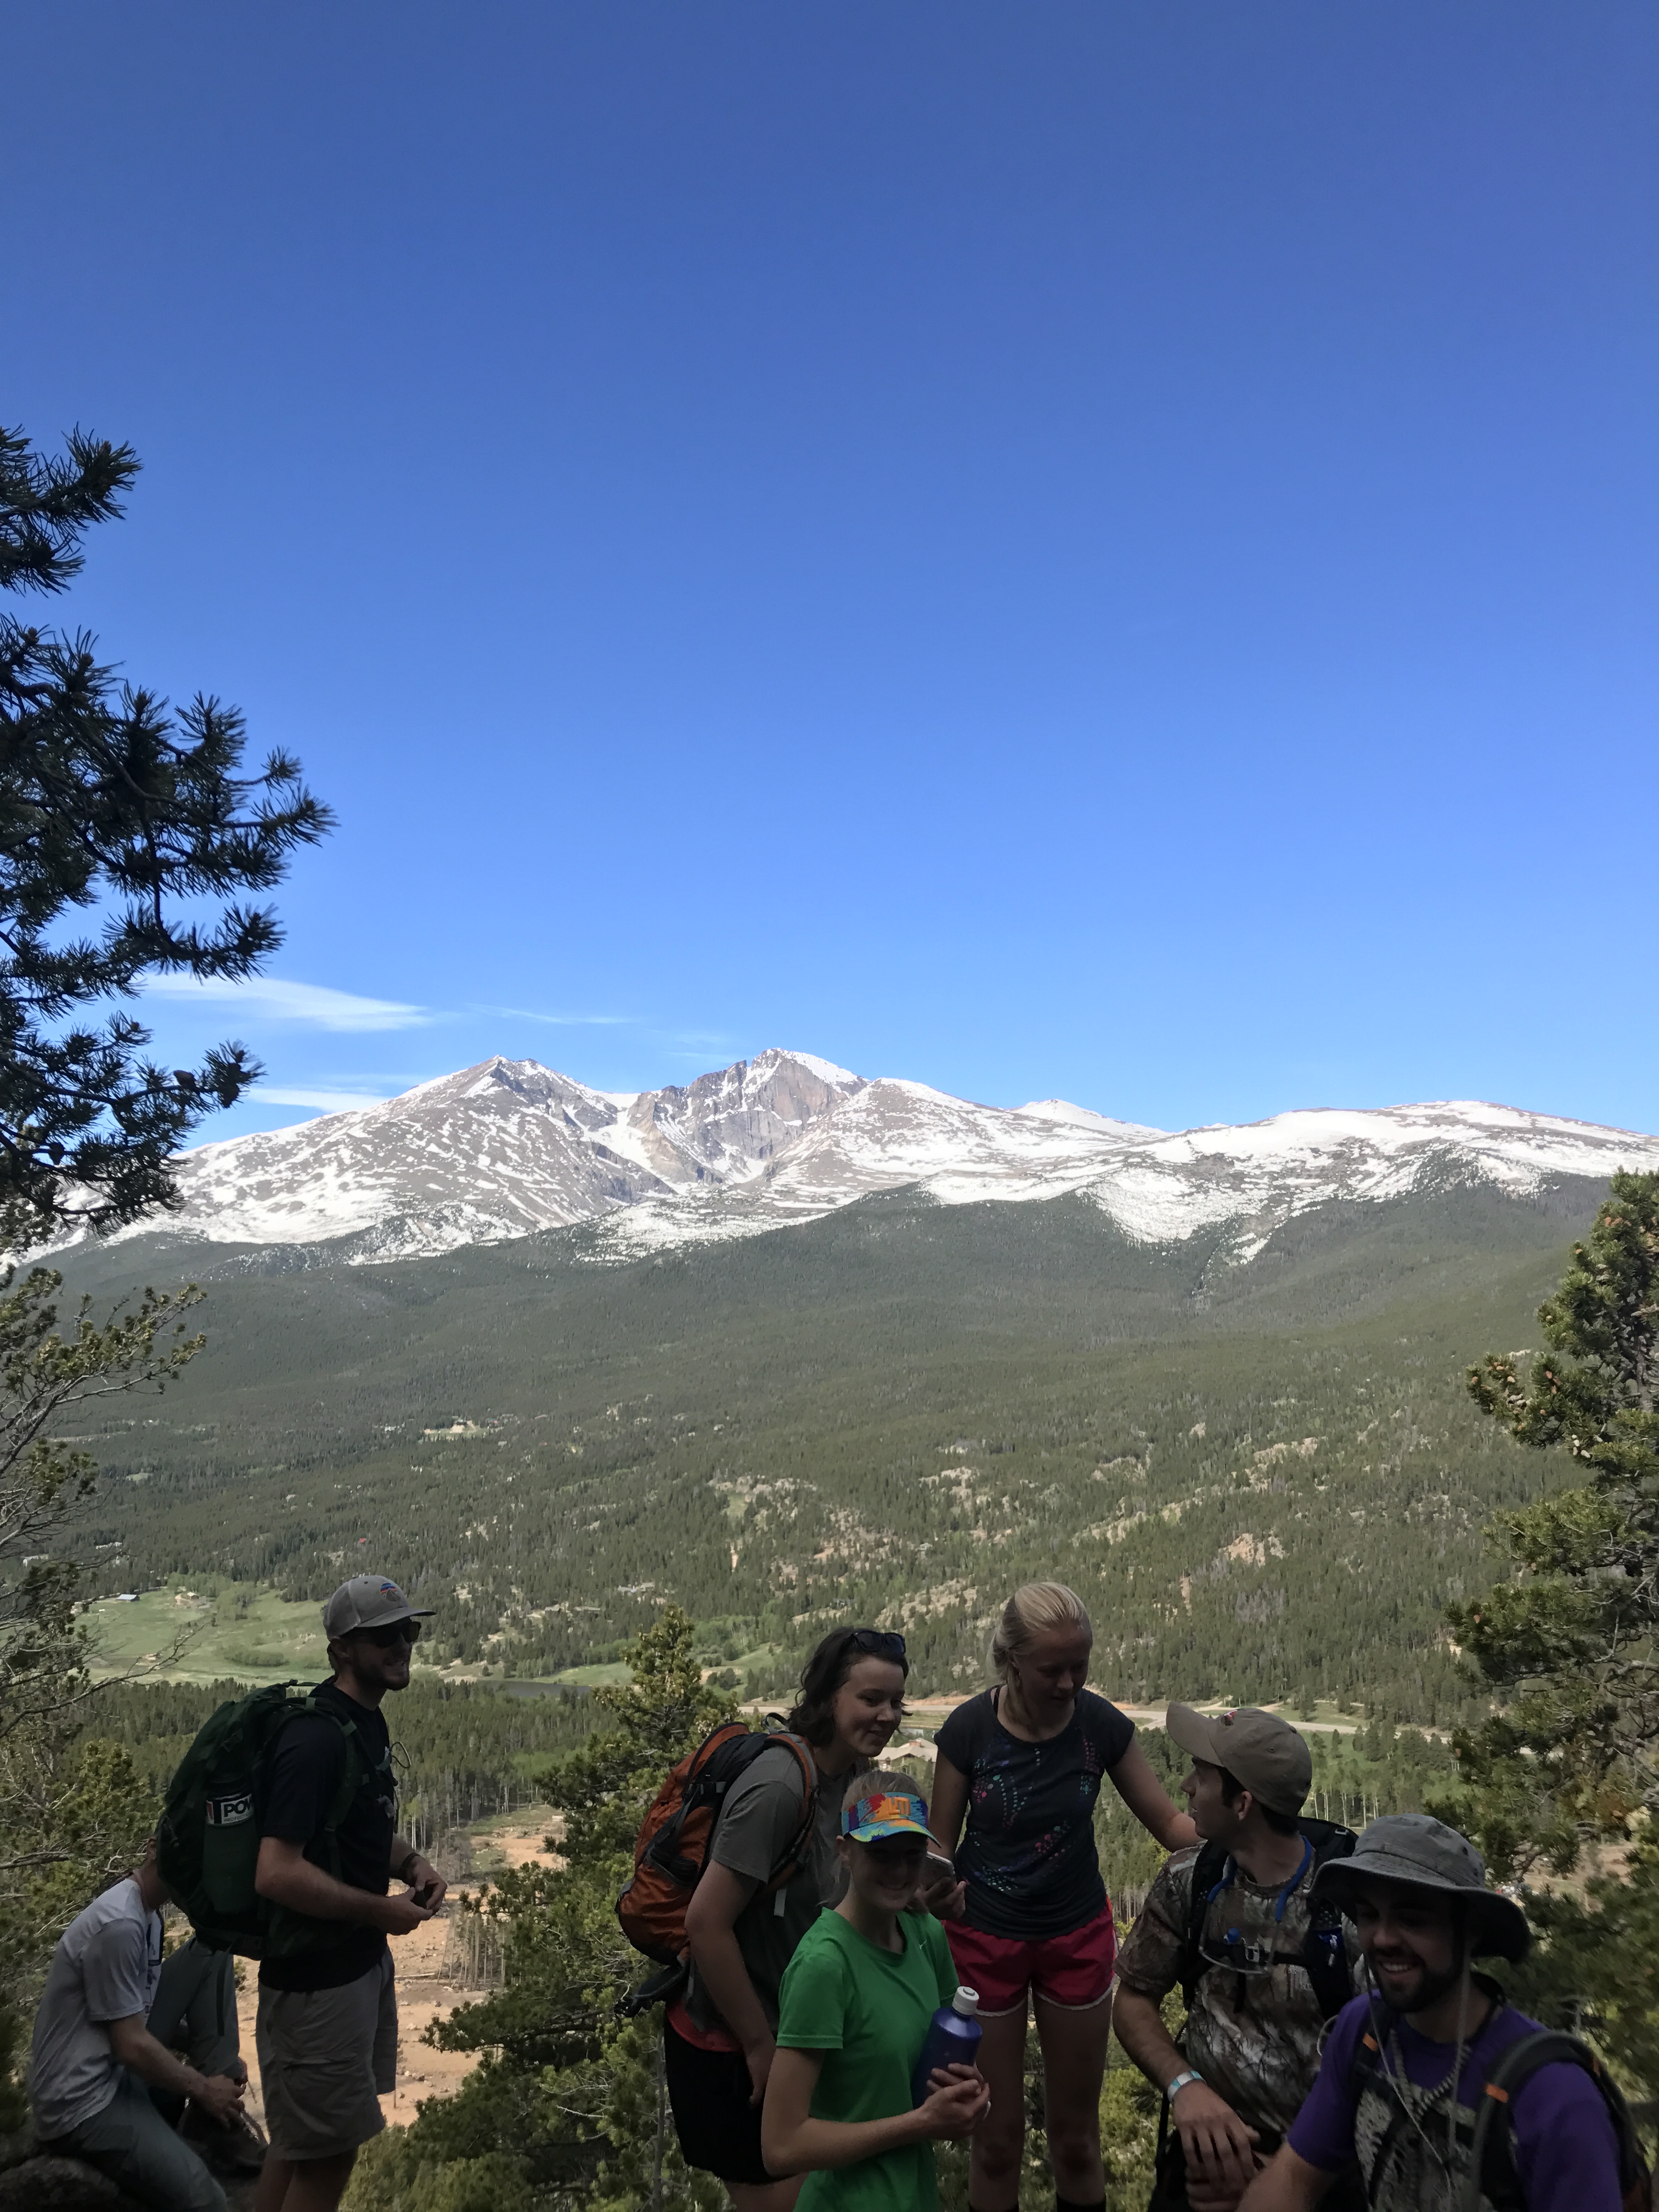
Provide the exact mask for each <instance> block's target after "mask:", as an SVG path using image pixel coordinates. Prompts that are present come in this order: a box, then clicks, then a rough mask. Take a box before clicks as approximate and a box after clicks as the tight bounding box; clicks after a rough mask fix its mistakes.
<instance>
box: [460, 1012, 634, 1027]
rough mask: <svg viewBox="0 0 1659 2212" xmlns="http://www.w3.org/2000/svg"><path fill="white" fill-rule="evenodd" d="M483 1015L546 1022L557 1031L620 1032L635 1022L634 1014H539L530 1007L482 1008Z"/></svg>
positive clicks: (519, 1020) (516, 1020) (520, 1020)
mask: <svg viewBox="0 0 1659 2212" xmlns="http://www.w3.org/2000/svg"><path fill="white" fill-rule="evenodd" d="M478 1012H480V1013H481V1014H501V1015H504V1016H506V1018H507V1019H508V1020H509V1021H515V1022H544V1023H545V1024H547V1026H548V1028H549V1029H555V1030H619V1029H626V1028H627V1027H628V1026H629V1024H630V1023H631V1022H632V1021H633V1019H634V1017H633V1015H632V1014H538V1013H537V1012H535V1010H534V1009H533V1008H532V1007H530V1006H480V1007H479V1008H478Z"/></svg>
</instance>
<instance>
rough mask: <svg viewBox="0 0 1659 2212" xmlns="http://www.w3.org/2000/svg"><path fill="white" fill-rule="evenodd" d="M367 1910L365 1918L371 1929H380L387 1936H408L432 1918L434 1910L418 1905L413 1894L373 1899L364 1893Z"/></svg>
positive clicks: (427, 1906)
mask: <svg viewBox="0 0 1659 2212" xmlns="http://www.w3.org/2000/svg"><path fill="white" fill-rule="evenodd" d="M363 1902H364V1905H365V1907H366V1908H367V1909H366V1911H365V1912H364V1915H363V1917H364V1918H365V1919H366V1920H367V1921H368V1924H369V1926H370V1927H371V1928H378V1929H380V1930H381V1931H382V1932H383V1933H384V1934H386V1935H387V1936H408V1935H410V1934H412V1933H413V1931H414V1930H415V1929H416V1928H418V1927H419V1926H420V1925H421V1923H422V1921H424V1920H430V1919H431V1917H432V1908H431V1906H430V1905H416V1902H415V1899H414V1896H413V1894H412V1893H405V1894H404V1896H402V1897H371V1896H370V1895H369V1894H368V1892H367V1891H365V1892H364V1893H363Z"/></svg>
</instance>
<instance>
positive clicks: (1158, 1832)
mask: <svg viewBox="0 0 1659 2212" xmlns="http://www.w3.org/2000/svg"><path fill="white" fill-rule="evenodd" d="M1108 1771H1109V1773H1110V1775H1111V1778H1112V1787H1113V1789H1115V1790H1116V1792H1117V1794H1118V1796H1120V1797H1121V1799H1122V1800H1123V1802H1124V1803H1125V1804H1126V1805H1127V1807H1128V1808H1129V1810H1130V1811H1131V1812H1132V1813H1133V1814H1134V1816H1135V1818H1136V1820H1139V1823H1140V1825H1141V1826H1142V1827H1143V1828H1145V1829H1146V1832H1147V1834H1148V1835H1149V1836H1153V1837H1155V1838H1157V1839H1158V1842H1159V1843H1160V1844H1163V1846H1164V1850H1166V1851H1184V1850H1186V1848H1187V1846H1188V1844H1195V1843H1196V1842H1197V1841H1198V1830H1197V1829H1196V1828H1195V1827H1194V1826H1193V1816H1192V1814H1190V1813H1178V1812H1177V1811H1176V1808H1175V1806H1174V1804H1173V1802H1171V1800H1170V1793H1169V1791H1168V1790H1165V1788H1164V1784H1162V1783H1161V1782H1160V1781H1159V1780H1158V1777H1157V1775H1156V1774H1154V1773H1153V1771H1152V1761H1151V1760H1150V1759H1148V1758H1147V1756H1146V1753H1145V1752H1144V1751H1143V1750H1142V1749H1141V1747H1140V1746H1139V1744H1138V1743H1132V1744H1131V1745H1130V1746H1129V1748H1128V1749H1127V1751H1126V1752H1125V1753H1124V1754H1123V1756H1122V1758H1121V1759H1119V1761H1118V1763H1117V1765H1115V1766H1114V1767H1111V1768H1109V1770H1108Z"/></svg>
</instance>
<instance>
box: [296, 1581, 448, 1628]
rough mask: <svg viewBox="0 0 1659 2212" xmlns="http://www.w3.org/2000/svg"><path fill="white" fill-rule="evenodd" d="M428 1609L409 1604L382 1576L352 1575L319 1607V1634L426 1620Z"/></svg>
mask: <svg viewBox="0 0 1659 2212" xmlns="http://www.w3.org/2000/svg"><path fill="white" fill-rule="evenodd" d="M431 1618H432V1608H431V1607H430V1606H418V1605H411V1604H410V1601H409V1600H408V1599H407V1598H406V1597H405V1596H404V1594H403V1592H402V1591H401V1590H400V1589H398V1585H397V1583H393V1582H388V1581H387V1580H386V1577H385V1576H384V1575H353V1577H351V1580H350V1581H349V1583H341V1584H340V1587H339V1589H337V1590H336V1591H335V1593H334V1595H333V1596H332V1597H331V1598H330V1600H329V1601H328V1603H327V1604H326V1605H325V1607H323V1633H324V1635H325V1636H327V1637H329V1638H333V1637H336V1636H349V1635H350V1634H351V1633H352V1632H353V1630H354V1629H358V1628H385V1627H386V1626H388V1624H389V1623H391V1622H392V1621H394V1620H431Z"/></svg>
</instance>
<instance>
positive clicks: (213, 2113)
mask: <svg viewBox="0 0 1659 2212" xmlns="http://www.w3.org/2000/svg"><path fill="white" fill-rule="evenodd" d="M166 1894H167V1893H166V1892H165V1891H164V1889H163V1888H162V1887H161V1876H160V1875H158V1874H157V1872H156V1870H155V1839H154V1838H151V1841H150V1844H149V1848H148V1849H147V1850H146V1851H145V1854H144V1860H143V1865H142V1866H140V1867H139V1868H138V1869H137V1872H136V1873H133V1874H130V1875H127V1876H126V1877H125V1880H123V1881H118V1882H117V1883H115V1884H114V1886H113V1887H112V1888H109V1889H106V1891H105V1892H104V1893H103V1894H102V1895H101V1896H100V1897H95V1898H94V1899H93V1901H92V1903H91V1904H90V1905H88V1907H87V1909H86V1911H84V1912H82V1913H81V1914H80V1915H79V1916H78V1917H76V1919H74V1920H72V1921H71V1922H70V1925H69V1926H68V1928H67V1929H65V1930H64V1934H63V1935H62V1936H60V1937H59V1938H58V1948H57V1950H56V1951H55V1952H54V1953H53V1954H52V1966H51V1969H50V1971H49V1972H48V1973H47V1975H46V1990H45V1992H44V1994H43V1995H42V1996H41V1999H40V2010H39V2011H38V2012H37V2013H36V2015H35V2019H34V2043H33V2051H32V2052H31V2055H30V2059H29V2074H28V2089H29V2101H30V2104H31V2105H32V2106H33V2112H34V2132H35V2135H36V2136H37V2138H38V2139H39V2140H40V2143H41V2146H42V2148H49V2149H52V2150H56V2151H62V2152H67V2153H69V2154H70V2155H72V2156H73V2157H76V2158H79V2159H84V2160H86V2162H87V2164H88V2165H89V2166H96V2167H97V2168H98V2169H99V2171H100V2172H102V2173H105V2174H107V2175H108V2177H109V2179H111V2180H112V2181H113V2182H115V2183H116V2184H117V2185H118V2186H119V2187H120V2188H122V2189H124V2190H125V2191H126V2192H127V2193H128V2195H129V2196H131V2197H136V2198H137V2201H138V2202H139V2203H143V2204H149V2205H154V2206H155V2207H156V2208H157V2212H225V2193H224V2191H223V2190H222V2188H221V2187H220V2186H219V2184H218V2183H217V2182H216V2180H215V2179H214V2178H213V2176H212V2174H211V2173H210V2172H209V2171H208V2169H207V2167H206V2166H205V2165H204V2163H203V2161H202V2160H201V2159H200V2158H199V2157H197V2154H196V2152H195V2151H194V2150H193V2149H191V2146H190V2144H189V2143H188V2142H185V2140H184V2138H183V2137H182V2136H180V2135H179V2133H178V2131H177V2130H175V2129H174V2128H173V2127H172V2126H171V2125H169V2124H168V2122H167V2120H166V2119H165V2118H163V2116H162V2114H161V2112H158V2111H157V2109H156V2107H155V2104H154V2103H152V2101H151V2098H150V2091H151V2090H152V2089H155V2090H159V2091H161V2093H163V2094H164V2095H166V2096H169V2097H172V2098H175V2099H176V2098H188V2099H190V2100H191V2102H192V2103H193V2104H194V2105H195V2106H197V2107H198V2108H199V2109H200V2110H201V2111H202V2112H204V2113H205V2114H206V2115H207V2116H208V2117H209V2118H211V2119H214V2120H217V2121H218V2122H219V2123H220V2124H222V2126H226V2127H233V2126H234V2127H237V2128H239V2129H240V2126H241V2124H242V2122H241V2110H242V2092H243V2087H244V2085H245V2083H246V2078H247V2075H246V2068H245V2067H244V2066H243V2065H242V2063H241V2061H240V2058H238V2057H236V2055H235V2050H236V2045H235V2033H236V2030H235V2008H234V2004H233V2005H232V2006H231V2008H230V2020H229V2024H228V2029H227V2030H225V2031H223V2032H222V2034H221V2036H220V2037H219V2039H217V2041H216V2043H215V2044H214V2045H213V2055H212V2056H211V2057H209V2056H207V2055H206V2054H205V2053H204V2063H208V2064H212V2063H215V2062H217V2063H218V2064H219V2065H220V2066H221V2067H222V2069H224V2070H221V2071H216V2072H213V2073H210V2074H209V2073H204V2072H202V2071H201V2070H200V2069H198V2068H197V2067H195V2066H192V2065H191V2064H189V2063H186V2062H185V2060H184V2059H182V2058H180V2057H178V2056H176V2055H175V2053H174V2052H173V2051H170V2050H169V2049H168V2048H167V2044H166V2043H164V2042H162V2041H161V2040H160V2039H158V2038H157V2037H156V2036H155V2034H154V2033H152V2032H151V2028H150V2024H149V2023H150V2017H151V2010H152V2008H153V2007H154V2006H155V2002H156V1995H157V1990H158V1988H159V1987H160V1984H161V1975H162V1961H161V1905H162V1904H163V1902H164V1901H165V1899H166ZM186 1963H188V1962H186ZM197 1978H198V1979H199V1978H200V1977H199V1976H198V1977H197Z"/></svg>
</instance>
